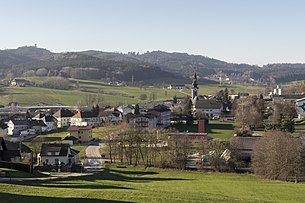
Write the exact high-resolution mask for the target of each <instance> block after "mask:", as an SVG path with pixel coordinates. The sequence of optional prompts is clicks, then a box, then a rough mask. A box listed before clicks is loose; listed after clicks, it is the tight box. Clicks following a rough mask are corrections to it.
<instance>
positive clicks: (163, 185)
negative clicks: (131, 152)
mask: <svg viewBox="0 0 305 203" xmlns="http://www.w3.org/2000/svg"><path fill="white" fill-rule="evenodd" d="M304 190H305V184H294V183H284V182H270V181H265V180H259V179H257V178H256V177H254V176H252V175H246V174H219V173H203V172H191V171H176V170H161V169H147V170H145V169H141V168H133V167H129V168H127V169H118V168H114V167H112V168H106V169H105V171H104V172H102V173H99V174H96V175H93V176H90V177H82V178H79V177H78V178H68V179H60V180H50V181H32V182H24V181H23V182H22V181H16V182H9V183H0V191H1V192H0V199H1V203H15V202H25V203H26V202H33V203H36V202H37V203H40V202H44V203H48V202H52V203H55V202H56V203H61V202H64V203H74V202H83V203H86V202H89V203H93V202H304V199H305V193H304Z"/></svg>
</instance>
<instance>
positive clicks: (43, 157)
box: [38, 143, 79, 165]
mask: <svg viewBox="0 0 305 203" xmlns="http://www.w3.org/2000/svg"><path fill="white" fill-rule="evenodd" d="M78 154H79V151H77V150H75V149H71V148H70V145H69V144H62V143H53V144H42V146H41V151H40V154H38V160H39V163H40V164H43V165H58V164H65V165H67V164H73V163H76V162H78V160H79V157H78Z"/></svg>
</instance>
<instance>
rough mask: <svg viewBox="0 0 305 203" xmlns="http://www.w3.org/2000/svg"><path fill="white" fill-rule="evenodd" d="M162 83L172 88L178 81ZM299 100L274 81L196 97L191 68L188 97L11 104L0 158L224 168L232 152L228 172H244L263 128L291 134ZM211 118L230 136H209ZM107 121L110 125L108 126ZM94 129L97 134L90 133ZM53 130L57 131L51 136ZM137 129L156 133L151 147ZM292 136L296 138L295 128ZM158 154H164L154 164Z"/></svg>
mask: <svg viewBox="0 0 305 203" xmlns="http://www.w3.org/2000/svg"><path fill="white" fill-rule="evenodd" d="M14 82H16V81H14ZM169 88H176V89H177V91H179V90H181V89H183V85H171V86H169ZM304 105H305V97H304V95H282V90H281V88H280V87H279V86H277V87H276V88H275V89H274V90H273V91H272V92H270V93H269V94H268V95H250V94H248V93H240V94H234V95H233V94H229V92H228V90H227V89H225V90H222V91H220V92H219V94H218V95H199V94H198V82H197V75H196V73H195V74H194V76H193V81H192V88H191V96H190V97H184V98H177V97H174V98H173V99H172V100H165V101H153V102H150V103H139V104H129V105H122V106H115V107H114V106H104V107H99V106H98V105H95V106H93V107H88V106H61V105H58V106H45V105H38V106H28V107H22V106H19V105H18V104H16V103H11V104H9V106H7V107H3V108H1V109H0V119H1V126H0V127H1V137H2V138H1V146H2V148H1V150H2V152H1V161H2V162H12V163H16V169H18V167H19V165H20V164H21V163H22V164H25V165H28V167H25V168H27V170H29V171H33V170H39V171H41V170H42V171H74V172H75V171H76V172H80V171H81V172H85V171H86V170H88V171H89V170H92V166H93V168H95V169H97V170H99V169H101V168H102V167H104V165H105V163H113V162H116V160H117V162H118V160H120V161H119V162H120V164H123V165H124V164H128V163H129V164H136V165H146V166H162V167H164V166H166V167H170V168H180V169H195V170H216V171H228V170H231V169H230V167H231V163H230V162H231V160H233V157H234V168H235V170H236V169H238V170H249V171H250V165H251V156H252V151H253V147H254V144H255V143H256V142H257V141H258V140H259V139H260V138H261V136H262V135H263V134H264V133H265V132H266V131H268V130H269V129H272V130H281V131H285V132H286V131H288V132H291V133H293V132H295V126H294V125H295V120H296V119H297V120H298V122H301V121H302V119H303V118H304V116H305V108H304ZM275 116H277V118H275ZM285 119H286V120H285ZM275 121H276V122H275ZM213 122H217V124H218V127H220V128H222V127H224V126H226V125H228V124H230V125H232V123H233V124H234V126H235V128H233V127H232V128H231V129H230V130H229V132H227V133H229V134H230V135H229V139H227V140H224V139H222V138H221V137H220V136H218V137H217V136H216V138H215V136H213V134H212V133H211V132H213ZM283 122H285V123H283ZM126 126H127V127H126ZM232 126H233V125H232ZM109 127H110V128H111V127H112V128H113V129H116V130H112V132H110V130H107V129H108V128H109ZM127 128H128V130H127ZM98 129H104V132H103V133H102V134H99V135H97V134H98V133H95V131H98ZM105 129H106V130H105ZM124 129H125V130H124ZM214 130H215V129H214ZM58 132H60V133H61V135H64V136H61V137H56V136H53V137H52V135H53V134H54V133H55V134H56V133H58ZM162 133H163V134H164V136H165V138H164V136H163V138H161V137H162V136H160V135H159V134H162ZM93 134H96V135H95V136H93ZM130 134H133V135H130ZM143 134H145V135H146V136H147V135H148V136H150V137H153V136H154V134H157V137H154V141H153V143H154V145H152V142H151V141H149V142H148V141H147V142H146V141H145V139H147V137H141V136H142V135H143ZM49 135H50V136H49ZM122 135H124V136H125V137H124V136H122ZM126 135H129V136H127V137H126ZM123 137H124V138H123ZM298 137H300V139H303V137H302V131H300V132H299V134H297V135H296V139H297V138H298ZM219 138H220V139H219ZM151 139H152V138H151ZM135 140H137V141H135ZM139 140H140V141H139ZM209 142H210V143H213V147H211V146H210V145H211V144H209ZM93 145H95V146H96V148H95V149H94V148H93V147H92V146H93ZM144 145H145V150H146V151H145V153H146V155H147V157H148V155H149V154H150V153H153V156H154V160H153V161H152V158H150V159H149V163H150V164H148V158H147V160H145V158H144V155H143V153H144V152H143V151H144ZM73 146H76V148H75V147H73ZM37 148H38V149H37ZM87 148H88V149H87ZM90 148H92V149H93V151H94V150H95V151H94V152H92V150H91V152H90ZM80 151H83V152H80ZM152 151H160V152H159V155H156V154H155V152H152ZM164 151H170V152H171V151H176V154H175V155H168V154H167V155H164V154H162V153H163V152H164ZM161 152H162V153H161ZM233 152H234V153H233ZM164 153H165V152H164ZM80 154H82V155H81V156H80ZM140 154H142V155H141V156H142V158H141V157H140ZM165 154H166V153H165ZM157 156H164V157H166V158H163V162H162V161H159V162H157V161H156V160H157V159H158V157H157ZM159 158H160V157H159ZM161 162H162V163H161ZM18 164H19V165H18ZM215 164H216V165H215ZM13 165H14V164H13ZM86 166H87V167H86Z"/></svg>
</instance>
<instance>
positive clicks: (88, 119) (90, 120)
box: [71, 111, 100, 127]
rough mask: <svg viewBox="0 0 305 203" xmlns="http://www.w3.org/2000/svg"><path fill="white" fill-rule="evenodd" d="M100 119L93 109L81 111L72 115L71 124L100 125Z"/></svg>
mask: <svg viewBox="0 0 305 203" xmlns="http://www.w3.org/2000/svg"><path fill="white" fill-rule="evenodd" d="M99 125H100V120H99V117H98V115H95V114H94V113H93V112H92V111H79V112H77V113H76V114H75V115H74V116H72V117H71V126H95V127H97V126H99Z"/></svg>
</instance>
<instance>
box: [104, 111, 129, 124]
mask: <svg viewBox="0 0 305 203" xmlns="http://www.w3.org/2000/svg"><path fill="white" fill-rule="evenodd" d="M122 120H123V116H122V113H121V112H120V111H102V112H101V113H100V121H101V122H103V123H118V122H120V121H122Z"/></svg>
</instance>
